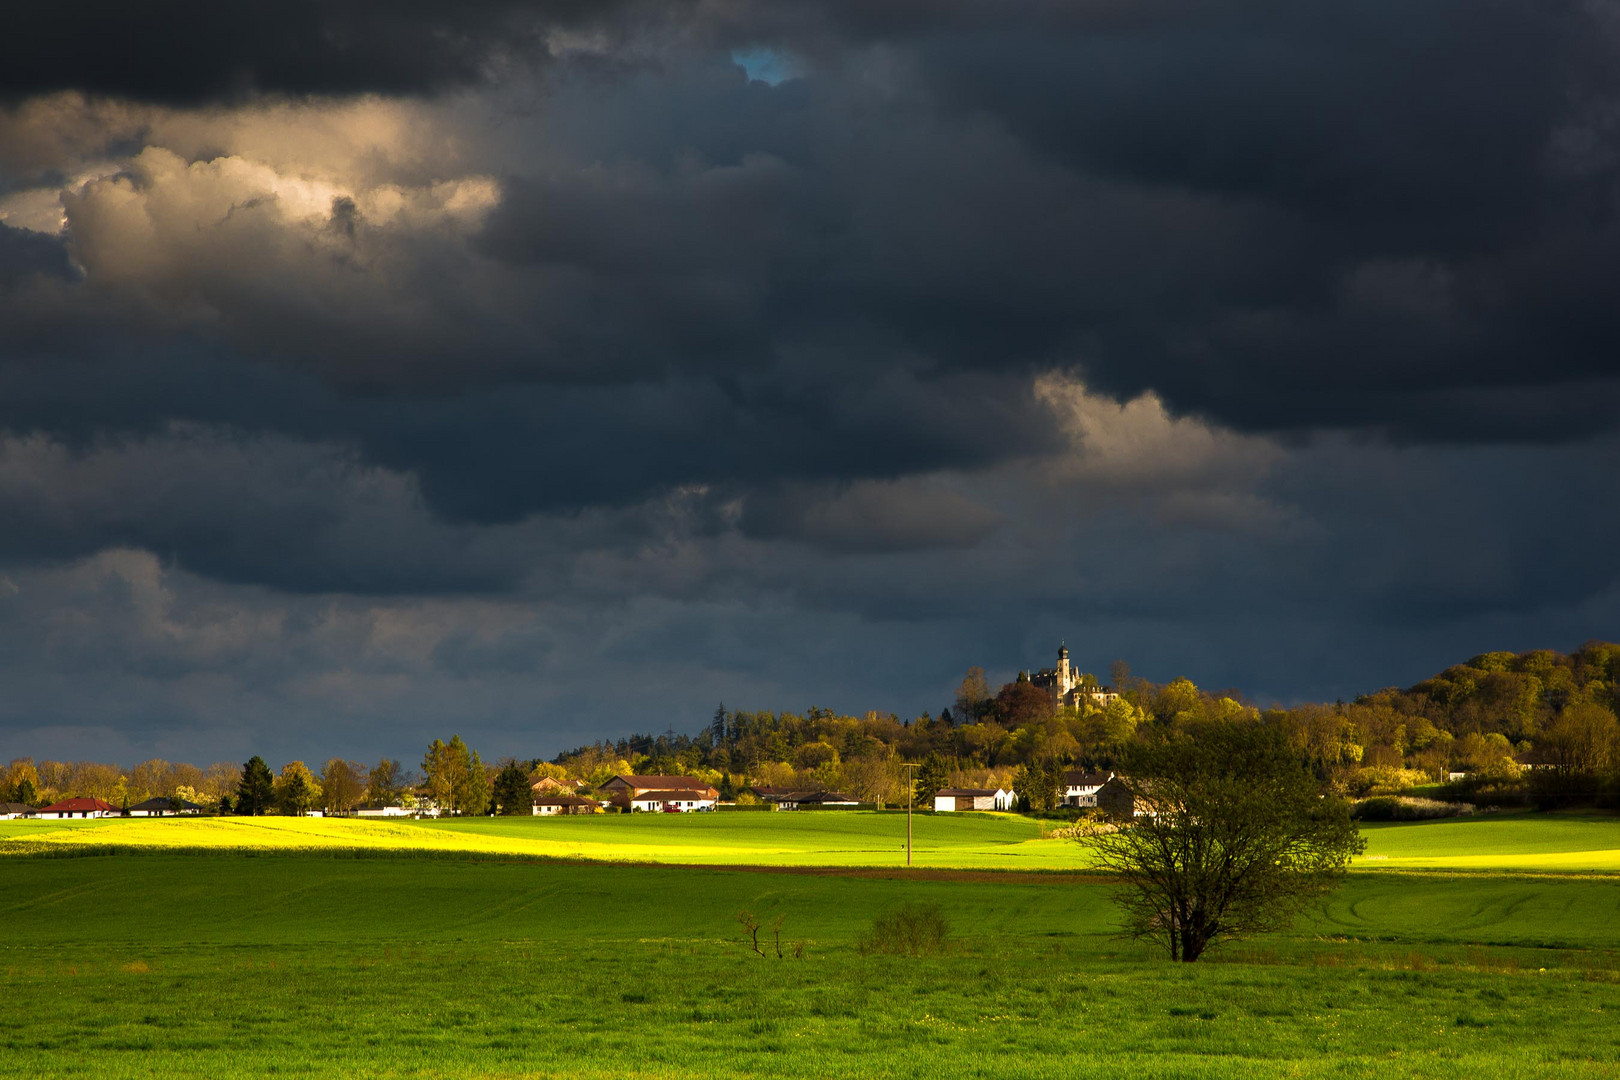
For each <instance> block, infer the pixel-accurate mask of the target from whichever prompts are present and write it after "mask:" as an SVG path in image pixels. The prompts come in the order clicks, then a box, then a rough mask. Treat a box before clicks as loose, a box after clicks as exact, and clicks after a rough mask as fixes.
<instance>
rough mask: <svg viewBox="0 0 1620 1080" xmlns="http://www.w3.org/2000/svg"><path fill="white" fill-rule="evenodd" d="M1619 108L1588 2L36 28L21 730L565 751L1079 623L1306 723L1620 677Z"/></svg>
mask: <svg viewBox="0 0 1620 1080" xmlns="http://www.w3.org/2000/svg"><path fill="white" fill-rule="evenodd" d="M733 50H738V52H739V55H748V54H753V55H761V54H763V55H766V56H768V57H772V58H774V59H773V62H772V63H771V64H768V65H766V66H765V67H764V68H761V69H760V70H761V71H764V70H769V71H774V72H776V73H781V72H789V73H792V74H793V76H794V77H792V78H788V79H786V80H784V81H780V82H777V83H776V84H775V85H770V84H767V83H766V82H764V81H757V80H756V81H750V79H749V78H748V76H747V74H745V72H744V70H743V69H742V68H741V67H740V66H739V65H738V63H736V62H734V61H733V59H732V51H733ZM1617 60H1620V18H1617V16H1616V13H1615V9H1614V7H1613V6H1612V5H1609V4H1603V3H1599V4H1584V5H1583V4H1574V3H1564V2H1558V0H1554V2H1551V3H1529V2H1510V0H1481V2H1478V3H1469V4H1463V3H1459V2H1453V0H1443V2H1442V0H1423V2H1419V3H1404V4H1399V3H1394V2H1392V0H1372V2H1369V3H1363V4H1352V3H1338V4H1330V3H1325V2H1319V0H1304V2H1296V3H1274V2H1269V0H1267V2H1260V0H1242V2H1237V0H1229V2H1215V3H1190V2H1172V0H1163V2H1155V0H1146V2H1144V0H1129V2H1124V0H1121V2H1114V0H1106V2H1089V3H1088V2H1080V3H1055V2H1054V3H1023V4H1019V3H1001V4H991V3H982V2H974V3H967V2H960V3H953V2H944V3H910V2H904V3H902V2H890V3H871V2H853V0H851V2H848V3H834V2H824V3H785V2H783V3H747V2H737V3H730V2H728V3H719V4H705V5H696V6H691V7H682V6H680V5H657V4H636V5H602V4H595V3H592V4H583V3H582V4H572V3H563V4H529V3H517V2H511V3H507V2H497V0H469V2H468V3H463V4H441V3H433V4H429V3H425V2H408V3H404V4H386V5H385V4H381V3H369V2H367V3H354V2H343V3H315V2H313V0H298V2H295V3H292V4H287V5H274V6H271V7H267V8H262V9H257V8H255V9H250V8H245V7H240V6H234V7H233V6H230V5H223V6H222V5H218V4H214V5H197V4H192V3H189V2H186V3H181V2H178V0H176V2H171V3H160V4H156V5H145V6H136V7H128V6H119V7H115V6H112V5H96V4H93V5H91V6H89V7H85V6H83V5H81V6H79V7H77V8H71V9H64V10H63V11H62V12H57V11H56V10H55V9H49V8H46V7H44V6H40V7H38V8H36V9H31V10H28V11H22V12H18V13H13V15H12V19H11V22H10V23H8V26H7V35H6V37H5V38H4V39H3V43H0V99H6V100H9V101H12V102H14V103H15V104H13V105H10V106H7V107H6V108H4V109H0V173H4V174H5V175H0V219H3V220H4V222H5V223H4V225H0V518H3V519H4V520H5V522H6V527H5V529H4V530H0V644H5V645H6V647H5V648H0V669H3V670H0V674H3V675H4V677H5V680H6V684H7V686H8V687H12V688H13V692H12V693H11V694H10V695H9V696H8V700H7V702H6V703H5V704H4V706H3V707H0V723H3V724H4V725H8V727H7V730H11V731H16V730H22V729H24V728H28V729H29V730H35V729H38V728H40V726H41V725H46V726H50V727H51V728H52V730H55V729H56V728H57V727H60V730H61V731H62V732H65V733H66V734H63V735H61V736H60V737H61V739H62V740H63V743H64V745H65V744H68V743H71V742H72V741H73V740H74V739H78V740H79V741H80V742H81V744H82V742H83V740H84V739H86V738H93V739H100V738H101V737H102V736H103V735H106V734H108V733H109V732H110V733H111V736H110V737H114V738H117V739H125V740H126V741H127V743H128V744H129V745H131V746H137V745H151V744H153V743H157V744H158V745H162V741H163V738H167V737H171V736H172V738H174V739H176V740H179V741H181V742H184V741H185V740H188V739H189V740H194V739H196V738H202V737H204V735H206V734H207V733H210V732H212V733H213V734H212V735H208V736H207V737H208V738H213V739H214V741H215V742H216V743H218V744H219V745H220V746H221V747H222V748H225V747H228V751H227V752H228V753H230V754H233V755H236V756H238V757H240V756H243V755H245V754H246V753H250V752H254V751H255V750H257V749H261V748H263V747H264V746H265V745H268V744H269V743H270V742H274V743H275V744H276V745H277V746H279V747H282V748H284V749H285V751H286V752H287V754H288V756H318V755H315V754H312V753H310V750H309V746H310V743H311V740H314V741H315V742H319V740H320V739H321V738H328V737H332V736H330V732H331V731H332V730H333V728H334V723H335V722H334V719H333V718H339V720H338V721H337V722H336V726H338V727H341V728H343V729H344V734H343V737H342V739H340V740H338V741H339V742H340V743H341V745H334V746H332V747H331V749H332V750H334V751H338V752H346V753H359V754H366V755H370V754H372V753H374V752H375V748H376V747H377V746H378V745H379V743H384V744H387V745H386V748H387V749H388V750H389V751H390V752H393V753H401V752H406V751H409V750H411V749H413V748H417V747H419V746H420V745H421V744H422V743H424V742H425V741H426V740H427V739H428V738H431V737H434V736H439V735H443V734H446V732H444V731H442V730H440V728H442V727H443V726H444V724H445V717H447V716H455V717H460V716H467V717H471V718H472V719H471V721H470V722H469V723H468V725H467V727H466V730H467V731H468V733H473V732H482V733H483V736H484V737H485V739H487V741H482V742H481V745H482V746H483V748H485V749H487V750H489V751H491V752H492V753H491V754H489V755H487V756H493V755H494V754H495V753H501V752H513V753H521V754H523V755H524V756H529V755H532V754H533V753H537V752H540V751H542V750H545V751H550V750H555V749H558V748H560V746H559V744H560V743H564V742H579V741H584V739H586V738H589V737H590V736H591V735H594V734H598V733H600V732H602V731H611V732H612V733H615V734H617V733H618V732H620V731H621V730H623V729H624V728H626V727H636V726H651V727H657V728H659V729H661V728H662V726H663V724H664V723H666V722H668V721H669V720H671V719H674V720H676V721H677V722H678V723H679V722H682V721H683V720H684V719H685V718H688V717H690V718H699V719H698V722H699V723H700V722H701V719H700V718H701V717H703V716H704V715H706V714H707V713H708V712H709V711H711V710H712V708H713V705H714V702H715V700H717V699H720V698H724V699H725V700H726V701H727V702H728V703H732V704H742V705H750V706H758V707H784V706H802V705H805V704H809V703H810V702H819V703H823V704H830V705H834V706H836V707H842V708H852V709H859V710H864V709H865V708H868V707H891V708H896V709H900V710H904V711H908V712H915V711H918V710H920V709H921V708H925V707H926V708H938V706H939V705H940V704H942V703H944V702H945V701H948V700H949V690H950V688H951V686H952V685H953V684H954V682H955V681H956V679H958V678H960V673H961V669H962V668H963V667H965V666H966V664H968V663H973V662H983V663H985V664H987V665H988V666H990V667H992V669H993V673H994V674H996V675H997V676H1011V675H1012V674H1013V673H1014V672H1015V671H1016V670H1018V669H1019V668H1021V667H1028V666H1030V665H1031V664H1034V663H1039V662H1042V661H1044V660H1045V659H1046V658H1047V656H1048V655H1049V653H1050V650H1051V648H1052V647H1053V643H1054V641H1055V639H1057V638H1060V637H1065V636H1067V637H1068V639H1069V642H1070V646H1071V648H1073V649H1075V651H1076V652H1077V653H1078V652H1080V651H1081V650H1082V649H1084V651H1085V652H1086V653H1087V655H1088V656H1089V659H1088V660H1087V661H1086V663H1087V665H1088V666H1090V667H1093V668H1101V667H1102V666H1104V665H1105V664H1106V663H1107V661H1108V660H1110V659H1112V658H1113V657H1114V656H1118V655H1125V656H1127V657H1129V658H1131V659H1132V660H1133V661H1134V662H1136V663H1137V664H1138V667H1139V668H1140V669H1142V670H1143V671H1145V672H1146V673H1148V674H1150V675H1152V676H1155V677H1169V676H1173V675H1176V674H1182V673H1186V674H1190V675H1192V676H1193V677H1195V678H1197V679H1198V680H1199V681H1200V682H1204V683H1208V684H1210V685H1230V684H1237V685H1240V686H1243V687H1245V688H1246V689H1250V690H1252V691H1253V692H1255V693H1257V694H1264V693H1271V694H1276V695H1278V696H1285V697H1289V696H1302V695H1321V694H1325V695H1327V696H1333V695H1334V694H1336V693H1353V692H1355V691H1356V690H1359V689H1367V688H1369V687H1371V686H1376V685H1380V684H1383V683H1386V682H1390V681H1397V680H1412V679H1416V678H1419V677H1421V676H1423V675H1424V674H1427V673H1428V671H1429V670H1430V669H1432V668H1435V667H1439V666H1443V665H1444V664H1445V663H1447V662H1450V661H1452V660H1455V659H1457V658H1458V657H1460V656H1464V655H1471V654H1473V653H1475V652H1478V651H1480V650H1481V649H1483V648H1487V647H1491V646H1495V645H1502V646H1507V647H1531V646H1537V645H1552V646H1560V647H1567V646H1568V645H1571V644H1574V643H1575V642H1577V641H1579V640H1580V639H1582V638H1584V637H1587V636H1592V635H1593V634H1597V635H1600V636H1613V631H1612V630H1605V629H1604V627H1605V626H1612V624H1613V620H1614V619H1615V618H1616V617H1620V587H1617V584H1616V571H1615V564H1614V561H1613V560H1612V558H1610V557H1609V555H1608V554H1607V552H1606V551H1605V550H1604V547H1603V543H1604V538H1606V537H1609V536H1612V535H1613V533H1614V529H1615V527H1616V521H1615V520H1614V517H1615V513H1614V510H1613V507H1615V506H1617V505H1620V490H1617V489H1616V486H1615V485H1616V479H1615V473H1614V470H1613V467H1612V462H1613V460H1614V456H1615V453H1616V446H1615V441H1614V440H1615V438H1616V432H1615V428H1616V426H1617V425H1616V421H1617V419H1620V368H1617V365H1616V361H1615V357H1616V356H1620V314H1617V312H1620V304H1616V303H1615V290H1616V286H1615V282H1616V281H1620V261H1617V260H1620V232H1617V229H1620V225H1617V224H1616V222H1617V220H1620V219H1617V216H1616V214H1615V208H1616V205H1617V199H1620V122H1617V121H1616V119H1615V118H1616V117H1620V90H1617V84H1616V79H1617V78H1620V75H1617V73H1620V63H1616V61H1617ZM758 73H759V72H757V71H756V72H755V74H758ZM773 78H774V75H773ZM52 91H63V93H61V94H60V95H58V96H55V97H52V96H41V95H49V94H50V92H52ZM154 102H156V103H166V104H153V103H154ZM59 188H60V194H59V193H58V189H59ZM58 210H60V211H62V213H61V214H58V213H57V211H58ZM60 217H65V219H66V227H65V229H64V230H63V231H62V232H61V234H60V235H48V234H50V233H51V232H52V231H53V230H54V229H55V228H56V222H57V219H58V218H60ZM19 224H26V225H27V227H28V228H33V229H38V230H41V231H40V232H28V231H25V230H22V229H19V228H16V227H14V226H17V225H19ZM1087 388H1089V390H1088V389H1087ZM1099 391H1100V392H1101V393H1099ZM1104 395H1112V397H1108V396H1104ZM1138 395H1142V396H1138ZM38 626H45V627H46V631H45V632H44V633H36V631H35V628H36V627H38ZM14 645H15V646H16V647H13V646H14ZM626 672H633V673H634V677H633V678H627V677H625V673H626ZM86 673H89V675H87V674H86ZM649 701H655V702H656V704H649ZM659 710H664V711H659ZM224 715H230V716H232V717H239V718H240V719H239V720H232V721H231V724H225V723H224V722H222V721H220V720H218V719H217V717H218V716H224ZM84 717H89V718H92V719H93V720H95V721H96V722H97V723H100V724H101V725H102V726H101V727H100V728H97V729H96V730H95V732H93V733H92V734H91V735H85V733H84V731H85V730H87V729H80V728H78V727H76V726H75V725H78V724H83V723H85V722H86V721H84V720H83V719H82V718H84ZM231 725H238V726H237V727H232V726H231ZM244 725H245V727H244ZM92 726H94V725H92ZM688 726H693V727H695V726H697V724H695V723H694V724H691V725H688ZM227 729H229V730H227ZM536 730H539V731H540V732H541V734H539V735H536V734H535V731H536ZM75 732H77V734H74V733H75ZM154 732H168V733H170V734H169V735H168V736H158V735H154V734H153V733H154ZM395 733H403V734H398V735H396V734H395ZM51 737H53V738H54V737H56V736H51ZM396 737H397V738H398V739H399V740H400V742H399V743H397V744H392V743H387V740H389V739H394V738H396ZM254 739H260V740H264V741H263V742H258V743H255V742H254V741H253V740H254ZM29 749H31V750H32V749H38V748H37V747H30V748H29ZM41 752H48V751H41ZM275 752H279V751H275ZM190 753H192V751H190V750H180V751H178V752H175V753H173V755H172V756H184V755H186V754H190Z"/></svg>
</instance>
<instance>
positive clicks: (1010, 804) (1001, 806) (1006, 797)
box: [996, 788, 1018, 810]
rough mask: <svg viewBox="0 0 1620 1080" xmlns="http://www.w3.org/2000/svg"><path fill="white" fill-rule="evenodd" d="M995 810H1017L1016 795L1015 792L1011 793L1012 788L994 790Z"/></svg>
mask: <svg viewBox="0 0 1620 1080" xmlns="http://www.w3.org/2000/svg"><path fill="white" fill-rule="evenodd" d="M996 809H997V810H1017V809H1018V794H1017V792H1015V791H1013V789H1012V788H997V789H996Z"/></svg>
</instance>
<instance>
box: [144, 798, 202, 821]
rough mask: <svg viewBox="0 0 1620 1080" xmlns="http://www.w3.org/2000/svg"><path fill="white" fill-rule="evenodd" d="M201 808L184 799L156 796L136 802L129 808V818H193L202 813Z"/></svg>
mask: <svg viewBox="0 0 1620 1080" xmlns="http://www.w3.org/2000/svg"><path fill="white" fill-rule="evenodd" d="M202 811H203V808H202V807H201V806H198V805H197V804H196V803H194V802H187V801H186V800H185V799H170V798H169V797H168V796H166V795H158V796H155V797H153V798H150V799H147V800H146V801H145V802H138V803H136V804H135V805H134V806H132V807H130V808H129V816H130V817H175V816H179V815H190V816H194V815H197V814H200V813H202Z"/></svg>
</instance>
